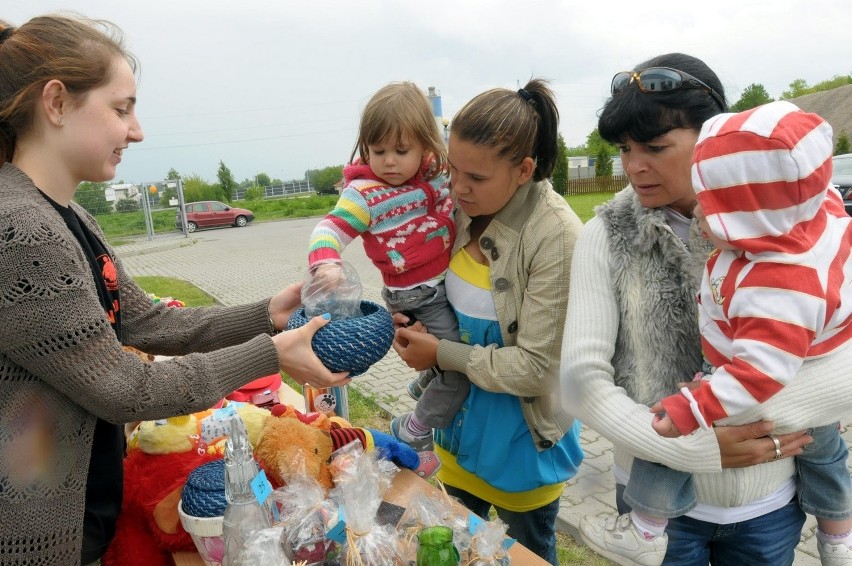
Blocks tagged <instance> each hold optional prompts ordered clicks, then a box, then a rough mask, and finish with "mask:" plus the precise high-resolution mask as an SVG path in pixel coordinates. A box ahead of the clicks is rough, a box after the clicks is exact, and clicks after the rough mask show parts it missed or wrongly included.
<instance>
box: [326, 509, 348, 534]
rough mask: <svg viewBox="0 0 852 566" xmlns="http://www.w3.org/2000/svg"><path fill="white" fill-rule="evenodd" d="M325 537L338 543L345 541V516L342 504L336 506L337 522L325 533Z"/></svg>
mask: <svg viewBox="0 0 852 566" xmlns="http://www.w3.org/2000/svg"><path fill="white" fill-rule="evenodd" d="M325 538H327V539H328V540H333V541H334V542H336V543H338V544H345V543H346V516H345V515H344V513H343V506H342V505H340V506H338V508H337V524H336V525H334V526H333V527H331V528H330V529H329V530H328V531H327V532H326V533H325Z"/></svg>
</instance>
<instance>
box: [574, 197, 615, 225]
mask: <svg viewBox="0 0 852 566" xmlns="http://www.w3.org/2000/svg"><path fill="white" fill-rule="evenodd" d="M614 194H615V193H590V194H587V195H571V196H567V197H565V201H566V202H567V203H568V204H569V205H570V206H571V208H572V209H574V212H576V213H577V216H579V217H580V220H582V221H583V222H584V223H585V222H588V221H589V220H590V219H591V218H592V216H594V215H595V211H594V208H595V207H596V206H598V205H599V204H603V203H605V202H606V201H608V200H609V199H611V198H612V197H613V196H614Z"/></svg>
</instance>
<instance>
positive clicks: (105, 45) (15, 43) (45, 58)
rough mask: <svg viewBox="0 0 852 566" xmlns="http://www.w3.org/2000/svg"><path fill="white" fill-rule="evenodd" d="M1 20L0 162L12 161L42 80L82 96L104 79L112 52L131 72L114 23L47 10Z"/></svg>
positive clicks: (130, 58)
mask: <svg viewBox="0 0 852 566" xmlns="http://www.w3.org/2000/svg"><path fill="white" fill-rule="evenodd" d="M10 28H11V26H10V25H9V24H8V23H7V22H4V21H2V20H0V37H3V38H4V39H3V40H2V42H0V163H5V162H6V161H11V160H12V157H13V155H14V153H15V145H16V143H17V140H18V137H19V136H20V135H21V134H23V133H26V132H27V130H28V129H29V128H30V127H32V125H33V121H34V118H35V107H36V101H37V100H38V97H39V96H40V95H41V92H42V89H43V88H44V85H46V84H47V83H48V82H50V81H51V80H54V79H56V80H59V81H62V83H63V84H64V85H65V88H66V89H67V90H68V92H69V93H70V94H71V96H73V97H77V98H79V99H82V98H83V97H85V95H86V94H87V93H88V92H89V91H90V90H92V89H95V88H97V87H99V86H102V85H104V84H106V83H108V82H109V80H110V78H111V76H110V73H111V71H112V66H113V64H114V62H115V58H116V57H117V56H118V57H123V58H124V59H125V60H126V61H127V62H128V63H129V64H130V68H131V69H132V70H133V72H134V73H136V72H137V69H138V67H139V64H138V62H137V61H136V58H135V57H133V55H131V54H130V53H129V52H128V51H127V50H126V49H125V47H124V41H123V38H122V34H121V32H120V31H119V29H118V28H117V27H116V26H115V25H113V24H111V23H109V22H106V21H103V20H90V19H88V18H85V17H83V16H78V15H46V16H39V17H36V18H33V19H31V20H30V21H28V22H27V23H25V24H24V25H22V26H21V27H19V28H12V29H11V31H10Z"/></svg>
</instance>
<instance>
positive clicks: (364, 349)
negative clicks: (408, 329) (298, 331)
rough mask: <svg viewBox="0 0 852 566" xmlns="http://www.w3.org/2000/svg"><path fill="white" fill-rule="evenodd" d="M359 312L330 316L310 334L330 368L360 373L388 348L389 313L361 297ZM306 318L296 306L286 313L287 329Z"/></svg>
mask: <svg viewBox="0 0 852 566" xmlns="http://www.w3.org/2000/svg"><path fill="white" fill-rule="evenodd" d="M361 312H362V313H364V314H363V316H359V317H356V318H345V319H341V320H332V321H331V322H329V323H328V324H326V325H325V326H323V327H322V328H320V329H319V330H318V331H317V333H316V334H314V338H313V341H312V342H311V345H312V347H313V349H314V353H315V354H316V355H317V357H318V358H319V359H320V361H322V363H323V365H325V367H327V368H328V369H330V370H331V371H333V372H339V371H348V372H349V377H355V376H356V375H361V374H362V373H364V372H365V371H367V370H368V369H369V368H370V366H371V365H373V364H374V363H376V362H377V361H379V360H381V359H382V358H383V357H384V356H385V354H387V353H388V350H390V347H391V343H393V331H394V328H393V318H391V314H390V313H389V312H388V311H387V309H386V308H384V307H383V306H381V305H379V304H377V303H374V302H371V301H361ZM307 322H308V317H307V316H305V309H304V307H303V308H300V309H299V310H297V311H296V312H294V313H293V314H292V315H291V316H290V320H289V321H288V322H287V330H292V329H294V328H299V327H300V326H303V325H304V324H305V323H307Z"/></svg>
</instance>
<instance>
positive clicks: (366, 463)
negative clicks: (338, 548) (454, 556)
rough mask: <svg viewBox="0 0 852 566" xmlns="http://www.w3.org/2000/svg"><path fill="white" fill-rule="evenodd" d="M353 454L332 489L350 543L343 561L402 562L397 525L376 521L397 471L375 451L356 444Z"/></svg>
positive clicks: (354, 564)
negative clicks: (340, 506) (340, 508)
mask: <svg viewBox="0 0 852 566" xmlns="http://www.w3.org/2000/svg"><path fill="white" fill-rule="evenodd" d="M353 454H356V456H355V459H354V460H348V461H347V462H346V465H345V466H342V468H343V470H344V471H343V473H342V474H340V476H338V477H339V478H340V479H341V480H342V481H341V482H340V483H339V484H337V485H335V488H334V489H333V490H332V493H331V495H332V498H333V499H336V500H337V501H340V502H341V504H342V506H343V511H344V515H345V517H346V544H344V545H343V552H342V556H341V563H342V564H345V565H346V566H368V565H369V566H372V565H374V564H382V565H388V566H391V565H396V564H401V563H402V560H401V558H400V555H399V536H398V534H397V531H396V529H395V528H394V527H392V526H391V525H379V524H378V523H377V521H376V513H377V511H378V509H379V505H381V503H382V497H383V496H384V494H385V492H386V491H387V490H388V489H389V488H390V485H391V483H392V482H393V474H394V473H395V472H394V471H392V470H388V469H386V468H385V467H383V466H381V465H380V464H379V461H378V460H377V456H376V453H375V452H368V453H364V452H363V451H361V452H360V453H359V448H358V447H356V448H355V449H354V451H353ZM349 456H351V454H350V455H349ZM347 459H348V457H347Z"/></svg>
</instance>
